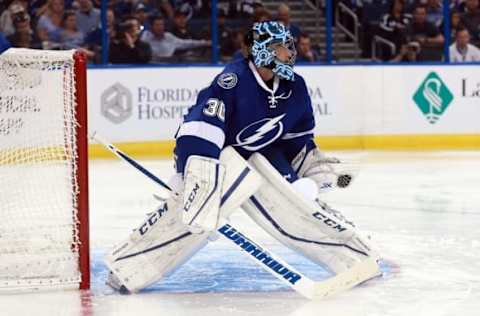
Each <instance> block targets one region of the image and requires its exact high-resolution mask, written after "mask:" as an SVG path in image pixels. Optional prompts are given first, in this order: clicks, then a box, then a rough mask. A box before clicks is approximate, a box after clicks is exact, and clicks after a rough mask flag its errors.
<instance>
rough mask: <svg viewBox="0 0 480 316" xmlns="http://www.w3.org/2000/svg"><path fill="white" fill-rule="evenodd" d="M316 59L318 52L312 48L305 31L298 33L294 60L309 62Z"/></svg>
mask: <svg viewBox="0 0 480 316" xmlns="http://www.w3.org/2000/svg"><path fill="white" fill-rule="evenodd" d="M318 60H319V58H318V54H317V53H316V52H315V51H314V50H313V49H312V43H311V40H310V36H308V34H306V33H302V34H300V36H299V37H298V42H297V59H296V61H297V62H299V63H311V62H315V61H318Z"/></svg>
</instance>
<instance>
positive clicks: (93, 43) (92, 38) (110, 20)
mask: <svg viewBox="0 0 480 316" xmlns="http://www.w3.org/2000/svg"><path fill="white" fill-rule="evenodd" d="M106 15H107V34H108V41H109V42H112V41H113V40H114V38H115V14H114V12H113V9H112V8H108V9H107V14H106ZM85 45H86V47H87V48H88V49H89V50H91V51H93V52H94V53H95V56H94V58H93V60H94V62H96V63H98V62H100V56H101V50H102V26H101V25H100V24H99V25H97V27H96V28H95V29H94V30H93V31H91V32H90V33H88V34H87V37H86V38H85Z"/></svg>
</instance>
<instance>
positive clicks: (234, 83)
mask: <svg viewBox="0 0 480 316" xmlns="http://www.w3.org/2000/svg"><path fill="white" fill-rule="evenodd" d="M248 73H249V72H248V62H247V61H246V60H237V61H234V62H231V63H229V64H227V65H226V66H225V68H224V69H223V71H222V72H221V73H220V74H218V75H217V76H216V77H215V79H214V82H213V84H214V85H215V86H216V87H217V88H219V89H221V90H226V91H225V92H228V91H229V90H235V89H238V86H239V83H240V82H241V81H242V80H246V78H245V77H246V76H247V75H248Z"/></svg>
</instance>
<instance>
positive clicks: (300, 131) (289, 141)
mask: <svg viewBox="0 0 480 316" xmlns="http://www.w3.org/2000/svg"><path fill="white" fill-rule="evenodd" d="M297 93H299V94H300V95H301V96H302V97H301V100H302V103H303V106H304V111H303V115H302V116H301V117H300V119H299V120H298V121H297V123H296V124H295V125H294V126H293V128H292V129H291V130H290V131H289V132H288V133H286V134H285V135H284V136H283V137H282V140H281V146H282V148H284V154H285V156H286V157H287V159H288V160H289V161H292V160H293V159H294V158H295V156H296V155H297V154H298V153H299V152H300V151H301V150H302V149H303V148H304V147H306V149H307V152H308V151H310V150H312V149H313V148H315V146H316V145H315V143H314V141H313V137H314V130H315V117H314V113H313V107H312V101H311V99H310V96H309V94H308V90H307V87H306V85H305V82H304V81H303V78H302V79H301V82H300V84H299V86H298V88H297Z"/></svg>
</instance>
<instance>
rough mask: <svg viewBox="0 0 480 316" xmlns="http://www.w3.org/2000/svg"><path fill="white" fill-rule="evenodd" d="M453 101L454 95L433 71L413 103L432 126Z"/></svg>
mask: <svg viewBox="0 0 480 316" xmlns="http://www.w3.org/2000/svg"><path fill="white" fill-rule="evenodd" d="M452 100H453V94H452V93H451V92H450V90H449V89H448V87H447V86H446V85H445V83H444V82H443V81H442V79H440V77H439V76H438V75H437V73H436V72H434V71H432V72H431V73H429V74H428V76H427V78H425V80H424V81H423V82H422V84H421V85H420V87H418V89H417V92H415V94H414V95H413V101H415V103H416V104H417V106H418V108H419V109H420V111H422V113H423V115H425V117H426V118H427V120H428V121H429V122H430V123H431V124H435V123H436V122H437V121H438V119H439V118H440V116H442V114H443V112H445V110H446V109H447V107H448V106H449V105H450V103H451V102H452Z"/></svg>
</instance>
